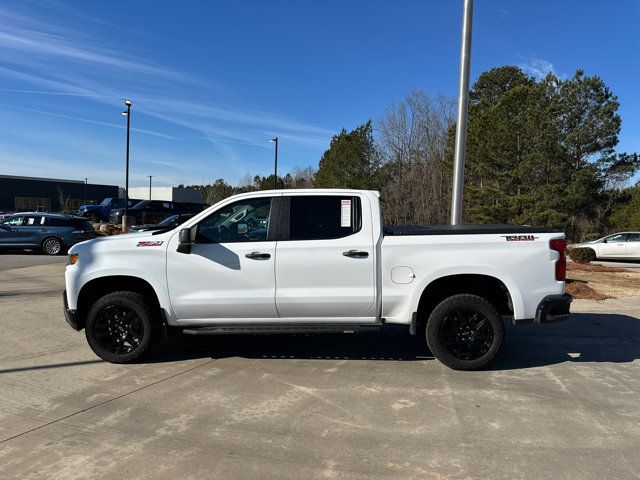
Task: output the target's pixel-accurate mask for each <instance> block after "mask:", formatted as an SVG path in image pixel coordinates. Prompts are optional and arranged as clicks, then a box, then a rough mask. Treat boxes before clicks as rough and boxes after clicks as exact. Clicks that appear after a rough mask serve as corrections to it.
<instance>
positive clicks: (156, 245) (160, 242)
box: [136, 240, 162, 247]
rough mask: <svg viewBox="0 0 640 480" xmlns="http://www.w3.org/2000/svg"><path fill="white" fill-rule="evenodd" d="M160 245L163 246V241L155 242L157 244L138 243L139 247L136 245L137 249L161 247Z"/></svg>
mask: <svg viewBox="0 0 640 480" xmlns="http://www.w3.org/2000/svg"><path fill="white" fill-rule="evenodd" d="M160 245H162V241H161V240H160V241H158V240H157V241H155V242H138V245H136V246H137V247H159V246H160Z"/></svg>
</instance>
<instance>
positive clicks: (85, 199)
mask: <svg viewBox="0 0 640 480" xmlns="http://www.w3.org/2000/svg"><path fill="white" fill-rule="evenodd" d="M87 180H89V179H88V178H85V179H84V204H85V205H86V204H87Z"/></svg>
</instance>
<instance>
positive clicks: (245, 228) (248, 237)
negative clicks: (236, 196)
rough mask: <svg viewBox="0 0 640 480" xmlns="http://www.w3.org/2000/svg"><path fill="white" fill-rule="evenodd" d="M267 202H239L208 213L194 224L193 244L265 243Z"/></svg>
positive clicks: (258, 199)
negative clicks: (194, 239)
mask: <svg viewBox="0 0 640 480" xmlns="http://www.w3.org/2000/svg"><path fill="white" fill-rule="evenodd" d="M270 214H271V198H255V199H249V200H241V201H239V202H236V203H232V204H231V205H227V206H226V207H223V208H222V209H220V210H218V211H216V212H214V213H212V214H211V215H209V216H208V217H207V218H205V219H204V220H203V221H202V222H200V223H199V224H198V228H197V233H196V242H200V243H234V242H261V241H265V240H266V239H267V232H268V231H269V215H270Z"/></svg>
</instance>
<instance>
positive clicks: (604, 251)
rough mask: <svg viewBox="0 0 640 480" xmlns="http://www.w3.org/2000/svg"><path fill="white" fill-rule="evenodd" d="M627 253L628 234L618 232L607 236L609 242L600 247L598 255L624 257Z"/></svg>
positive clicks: (602, 256)
mask: <svg viewBox="0 0 640 480" xmlns="http://www.w3.org/2000/svg"><path fill="white" fill-rule="evenodd" d="M626 253H627V234H626V233H618V234H615V235H610V236H609V237H607V243H604V242H603V243H601V244H600V246H599V247H598V257H601V258H608V257H616V258H617V257H624V256H625V255H626Z"/></svg>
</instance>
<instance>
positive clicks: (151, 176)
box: [147, 175, 153, 200]
mask: <svg viewBox="0 0 640 480" xmlns="http://www.w3.org/2000/svg"><path fill="white" fill-rule="evenodd" d="M147 177H149V200H151V179H152V178H153V175H147Z"/></svg>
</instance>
